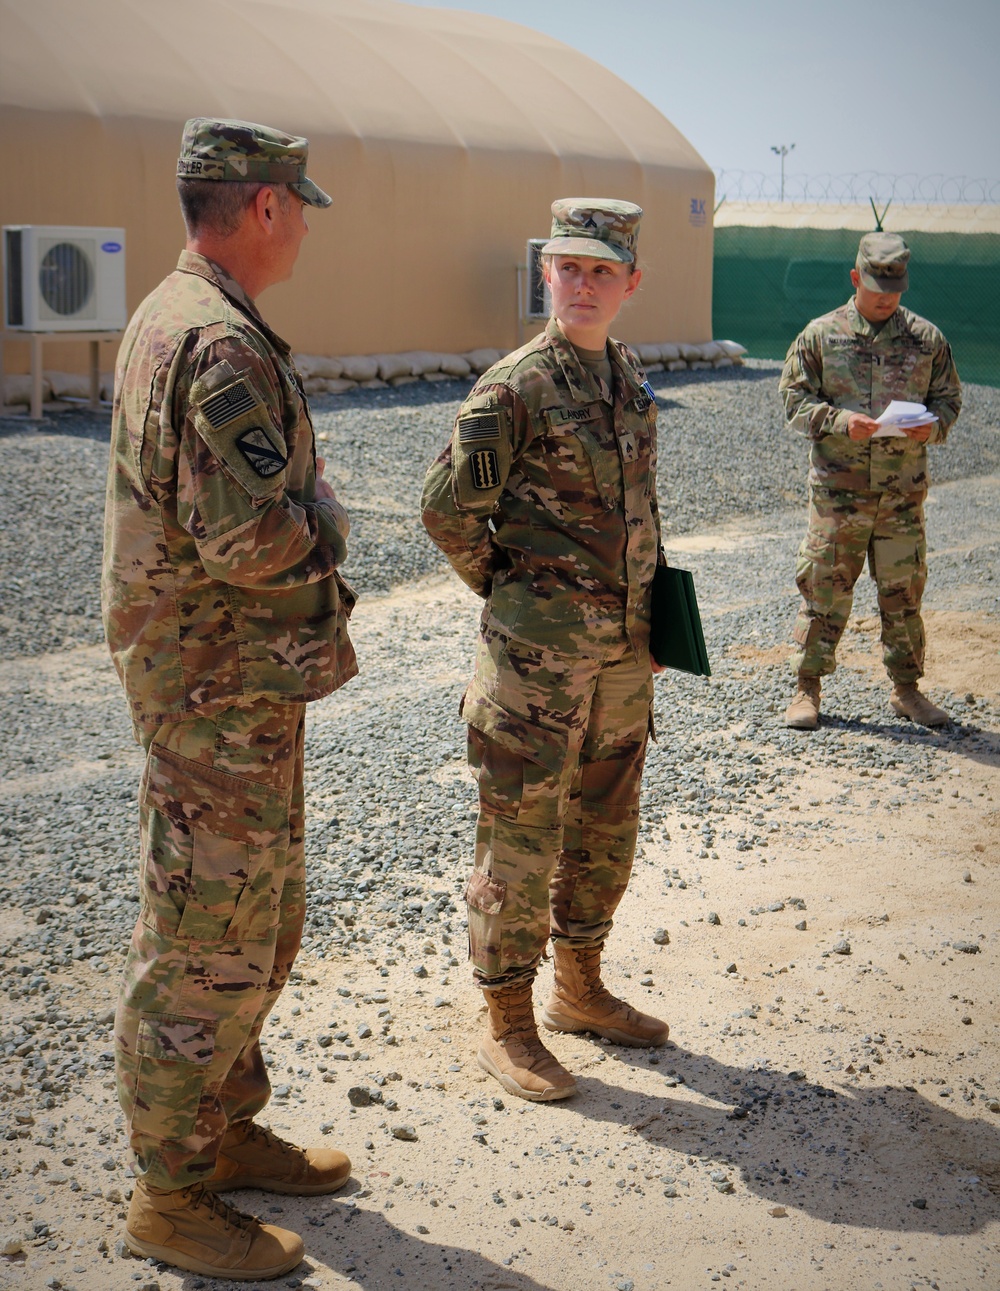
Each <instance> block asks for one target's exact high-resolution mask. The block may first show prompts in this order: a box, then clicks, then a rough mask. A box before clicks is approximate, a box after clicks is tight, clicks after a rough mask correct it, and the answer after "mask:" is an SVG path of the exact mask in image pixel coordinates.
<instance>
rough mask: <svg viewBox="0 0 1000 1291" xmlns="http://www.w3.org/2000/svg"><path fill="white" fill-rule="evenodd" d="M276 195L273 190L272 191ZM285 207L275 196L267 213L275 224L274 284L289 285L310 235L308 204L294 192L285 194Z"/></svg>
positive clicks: (273, 230) (273, 233) (272, 251)
mask: <svg viewBox="0 0 1000 1291" xmlns="http://www.w3.org/2000/svg"><path fill="white" fill-rule="evenodd" d="M272 191H273V190H272ZM285 192H286V194H287V196H286V200H285V204H284V206H282V204H281V202H280V201H279V200H278V194H277V193H276V192H275V193H274V197H273V200H272V201H270V202H268V205H267V211H268V215H269V218H270V219H271V223H272V242H271V248H270V250H271V256H272V268H273V275H272V277H271V281H272V282H285V281H286V280H287V279H289V278H290V277H291V276H292V270H293V269H294V268H295V261H296V260H297V259H298V258H299V249H300V248H301V246H302V239H303V238H304V237H305V235H306V234H307V233H308V232H309V225H308V224H307V223H306V204H305V202H303V200H302V198H301V197H299V195H298V193H296V192H294V191H293V190H292V189H290V188H289V189H286V190H285Z"/></svg>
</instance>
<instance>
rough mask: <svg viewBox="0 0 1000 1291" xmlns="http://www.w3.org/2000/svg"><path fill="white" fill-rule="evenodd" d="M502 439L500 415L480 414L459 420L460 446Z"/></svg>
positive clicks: (493, 413) (491, 413) (492, 413)
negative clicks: (485, 440)
mask: <svg viewBox="0 0 1000 1291" xmlns="http://www.w3.org/2000/svg"><path fill="white" fill-rule="evenodd" d="M499 438H500V415H499V413H495V412H480V413H473V414H470V415H469V416H468V417H459V419H458V441H459V443H460V444H471V443H475V441H476V440H479V439H499Z"/></svg>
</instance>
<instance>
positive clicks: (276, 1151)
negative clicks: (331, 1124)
mask: <svg viewBox="0 0 1000 1291" xmlns="http://www.w3.org/2000/svg"><path fill="white" fill-rule="evenodd" d="M350 1177H351V1163H350V1160H349V1159H348V1158H347V1157H346V1156H345V1155H344V1153H343V1152H338V1151H337V1150H336V1149H335V1148H299V1147H296V1146H295V1145H294V1144H293V1143H286V1142H285V1140H284V1139H279V1138H278V1136H277V1134H272V1132H271V1131H270V1130H269V1129H267V1128H266V1127H265V1126H263V1125H255V1124H254V1123H253V1121H237V1122H235V1123H234V1124H233V1125H230V1126H229V1128H228V1130H227V1131H226V1137H225V1138H224V1139H223V1140H222V1146H221V1147H220V1148H219V1156H218V1159H217V1161H216V1165H215V1173H214V1174H213V1175H212V1177H211V1179H207V1180H206V1181H205V1187H206V1188H211V1190H212V1192H231V1191H232V1190H233V1189H234V1188H262V1189H263V1190H264V1191H265V1192H283V1193H287V1194H290V1195H291V1196H294V1197H315V1196H318V1195H319V1194H320V1193H324V1192H336V1191H337V1189H338V1188H342V1187H343V1186H344V1184H345V1183H346V1182H347V1181H348V1179H349V1178H350Z"/></svg>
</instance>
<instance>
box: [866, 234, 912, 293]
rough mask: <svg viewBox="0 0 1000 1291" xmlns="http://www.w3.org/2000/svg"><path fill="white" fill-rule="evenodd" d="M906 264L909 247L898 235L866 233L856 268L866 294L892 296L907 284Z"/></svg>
mask: <svg viewBox="0 0 1000 1291" xmlns="http://www.w3.org/2000/svg"><path fill="white" fill-rule="evenodd" d="M909 261H910V248H909V247H908V246H907V245H906V243H905V242H904V241H903V239H902V238H901V237H900V236H899V234H898V233H866V234H865V236H864V237H863V238H862V239H861V242H860V244H859V246H858V258H857V262H856V266H855V267H856V268H857V271H858V273H859V274H860V276H861V281H862V283H864V285H865V286H866V287H867V288H868V290H869V291H878V292H882V293H883V294H888V295H895V294H896V293H898V292H904V291H905V290H906V289H907V287H908V286H909V285H910V278H909V274H908V273H907V270H906V266H907V264H909Z"/></svg>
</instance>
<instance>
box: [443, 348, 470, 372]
mask: <svg viewBox="0 0 1000 1291" xmlns="http://www.w3.org/2000/svg"><path fill="white" fill-rule="evenodd" d="M438 367H440V369H441V371H442V372H446V373H447V374H448V376H450V377H467V376H468V375H469V373H470V372H471V371H472V365H471V363H469V361H468V359H463V358H462V356H461V354H439V355H438Z"/></svg>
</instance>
